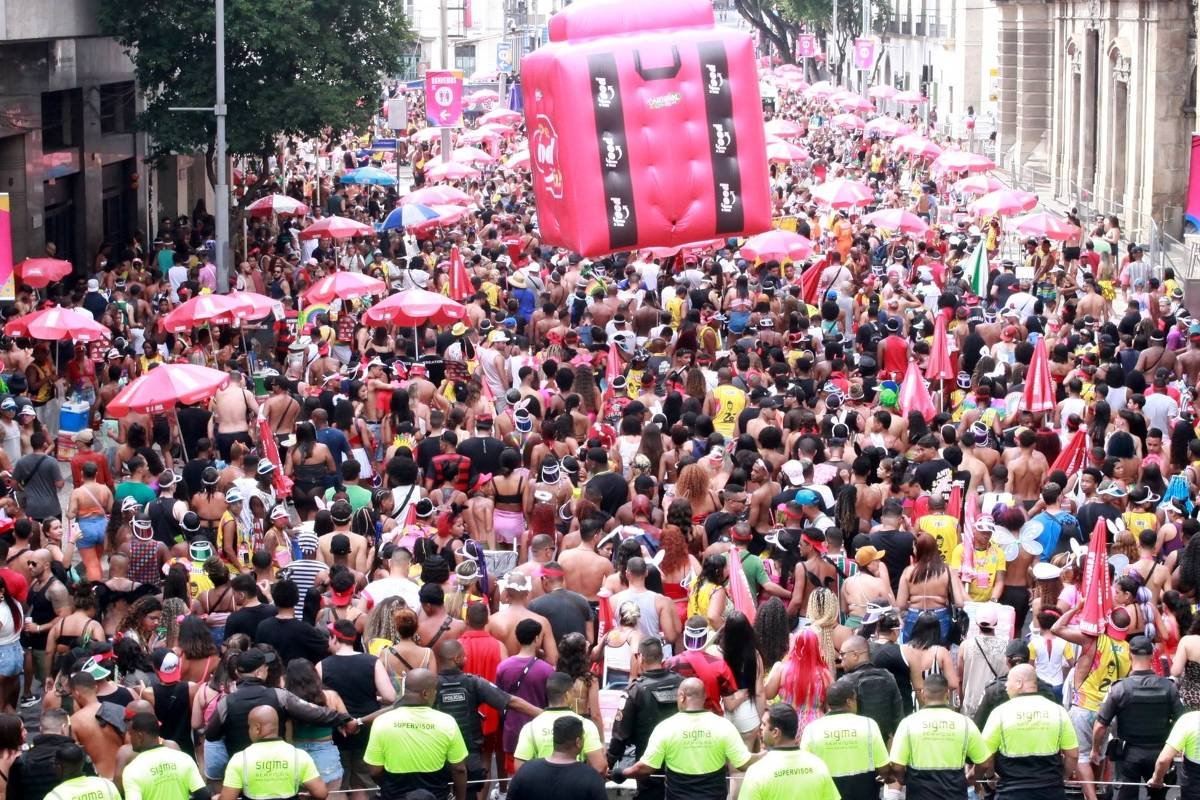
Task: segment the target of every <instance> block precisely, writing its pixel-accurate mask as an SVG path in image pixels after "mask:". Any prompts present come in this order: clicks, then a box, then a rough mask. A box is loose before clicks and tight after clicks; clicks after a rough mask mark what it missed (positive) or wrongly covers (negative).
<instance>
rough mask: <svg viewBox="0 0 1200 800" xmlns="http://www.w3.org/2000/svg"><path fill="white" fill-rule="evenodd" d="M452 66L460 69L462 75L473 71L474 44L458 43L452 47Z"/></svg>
mask: <svg viewBox="0 0 1200 800" xmlns="http://www.w3.org/2000/svg"><path fill="white" fill-rule="evenodd" d="M454 68H455V69H459V70H462V72H463V74H464V75H470V74H472V73H473V72H475V45H473V44H460V45H458V46H457V47H455V48H454Z"/></svg>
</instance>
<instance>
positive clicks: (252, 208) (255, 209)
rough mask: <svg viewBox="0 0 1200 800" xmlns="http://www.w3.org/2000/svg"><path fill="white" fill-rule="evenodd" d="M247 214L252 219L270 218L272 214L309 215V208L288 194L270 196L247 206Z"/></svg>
mask: <svg viewBox="0 0 1200 800" xmlns="http://www.w3.org/2000/svg"><path fill="white" fill-rule="evenodd" d="M246 213H247V214H249V215H250V216H252V217H269V216H271V215H272V214H307V213H308V206H306V205H304V203H301V202H300V201H299V200H297V199H295V198H294V197H288V196H287V195H286V194H269V195H267V196H266V197H260V198H258V199H257V200H255V201H254V202H253V203H251V204H250V205H248V206H246Z"/></svg>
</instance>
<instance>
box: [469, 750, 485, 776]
mask: <svg viewBox="0 0 1200 800" xmlns="http://www.w3.org/2000/svg"><path fill="white" fill-rule="evenodd" d="M487 775H488V770H487V764H485V763H483V756H482V755H480V754H479V753H467V780H468V781H482V780H484V779H486V778H487Z"/></svg>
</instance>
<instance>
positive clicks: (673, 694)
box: [608, 667, 683, 800]
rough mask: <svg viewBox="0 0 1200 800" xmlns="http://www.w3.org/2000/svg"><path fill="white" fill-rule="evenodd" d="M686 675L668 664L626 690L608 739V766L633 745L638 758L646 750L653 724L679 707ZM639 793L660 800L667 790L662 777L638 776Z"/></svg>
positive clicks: (649, 799)
mask: <svg viewBox="0 0 1200 800" xmlns="http://www.w3.org/2000/svg"><path fill="white" fill-rule="evenodd" d="M681 683H683V676H682V675H680V674H679V673H677V672H672V671H671V670H669V669H666V668H665V667H659V668H657V669H651V670H647V671H646V672H644V673H642V674H641V675H639V676H638V677H637V678H636V679H635V680H634V681H633V683H631V684H629V686H628V687H627V688H626V690H625V702H624V704H623V705H622V706H621V710H620V711H618V712H617V716H616V719H614V720H613V727H612V738H610V739H609V741H608V766H609V767H610V768H611V767H612V766H613V765H615V764H616V763H617V762H618V761H620V760H621V759H622V758H623V757H624V756H625V754H626V750H627V749H629V748H633V757H634V760H635V761H636V760H637V759H638V758H641V756H642V753H644V752H645V751H646V743H647V742H648V741H650V733H651V731H653V730H654V726H655V725H657V724H658V723H660V722H662V721H663V720H664V719H666V718H667V717H669V716H671V715H672V714H674V713H675V712H677V711H678V710H679V706H678V704H677V699H676V698H677V695H678V693H679V684H681ZM637 784H638V791H637V796H638V798H639V799H640V800H661V799H662V797H663V793H664V786H663V781H662V779H661V778H639V779H638V782H637Z"/></svg>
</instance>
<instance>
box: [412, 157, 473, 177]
mask: <svg viewBox="0 0 1200 800" xmlns="http://www.w3.org/2000/svg"><path fill="white" fill-rule="evenodd" d="M425 177H427V178H429V179H430V180H433V181H460V180H472V179H474V178H478V177H479V170H477V169H472V168H471V167H469V166H467V165H466V164H460V163H458V162H457V161H439V162H437V163H436V164H434V165H433V166H432V167H430V168H429V169H427V170H425Z"/></svg>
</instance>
